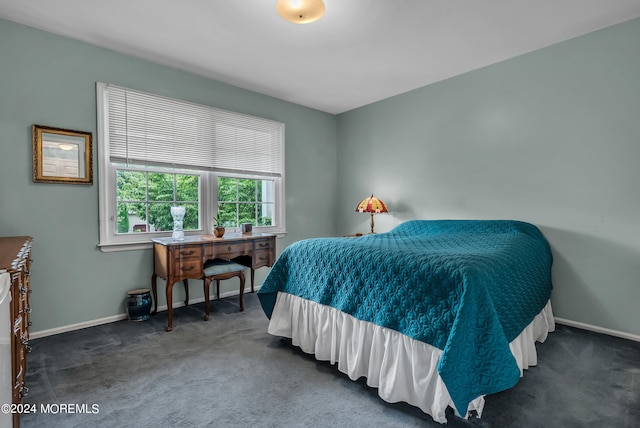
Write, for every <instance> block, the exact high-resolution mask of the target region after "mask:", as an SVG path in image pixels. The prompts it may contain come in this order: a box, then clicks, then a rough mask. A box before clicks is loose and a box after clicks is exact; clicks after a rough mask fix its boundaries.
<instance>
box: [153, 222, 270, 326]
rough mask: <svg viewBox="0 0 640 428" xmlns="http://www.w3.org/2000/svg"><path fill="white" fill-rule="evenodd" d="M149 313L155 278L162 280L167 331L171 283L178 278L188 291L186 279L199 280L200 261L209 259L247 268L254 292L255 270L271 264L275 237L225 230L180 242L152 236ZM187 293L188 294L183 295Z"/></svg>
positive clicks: (200, 277)
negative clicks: (232, 262) (217, 236)
mask: <svg viewBox="0 0 640 428" xmlns="http://www.w3.org/2000/svg"><path fill="white" fill-rule="evenodd" d="M152 241H153V275H152V276H151V288H152V290H153V302H154V306H153V312H152V314H153V315H155V313H156V312H157V311H158V290H157V286H156V282H157V279H158V277H160V278H162V279H164V280H165V281H166V293H167V311H168V315H169V323H168V325H167V331H171V329H172V323H173V286H174V284H175V283H176V282H178V281H182V282H183V283H184V287H185V293H188V292H189V289H188V287H189V282H188V280H189V279H202V276H203V267H204V263H205V262H206V261H208V260H212V259H216V258H218V259H227V260H232V259H233V261H234V262H236V263H239V264H241V265H244V266H247V267H249V268H251V292H252V293H253V292H254V279H255V269H257V268H260V267H263V266H273V263H274V262H275V258H276V236H275V235H270V234H266V233H253V234H240V233H227V234H225V235H224V236H223V237H221V238H216V237H215V236H213V235H197V236H187V237H186V238H185V240H184V241H174V240H173V239H171V238H159V239H153V240H152ZM187 295H188V294H187Z"/></svg>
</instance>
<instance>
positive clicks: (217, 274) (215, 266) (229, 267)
mask: <svg viewBox="0 0 640 428" xmlns="http://www.w3.org/2000/svg"><path fill="white" fill-rule="evenodd" d="M235 276H237V277H239V278H240V312H242V311H244V299H243V296H244V280H245V278H244V266H242V265H240V264H238V263H234V262H232V261H229V260H222V259H214V260H209V261H208V262H206V263H205V264H204V275H203V277H202V280H203V281H204V307H205V313H206V315H205V316H204V320H205V321H207V320H208V319H209V285H210V284H211V281H212V280H215V281H216V297H217V298H218V299H220V281H221V280H223V279H229V278H233V277H235Z"/></svg>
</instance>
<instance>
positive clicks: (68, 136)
mask: <svg viewBox="0 0 640 428" xmlns="http://www.w3.org/2000/svg"><path fill="white" fill-rule="evenodd" d="M32 132H33V181H34V182H36V183H68V184H93V170H92V151H91V150H92V135H91V132H82V131H73V130H70V129H62V128H53V127H50V126H42V125H33V127H32Z"/></svg>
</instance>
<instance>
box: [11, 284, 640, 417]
mask: <svg viewBox="0 0 640 428" xmlns="http://www.w3.org/2000/svg"><path fill="white" fill-rule="evenodd" d="M245 306H246V309H245V311H244V312H242V313H240V312H238V305H237V297H236V298H228V299H223V300H221V301H217V302H216V301H213V302H212V307H211V319H210V320H209V321H207V322H204V321H203V320H202V317H203V316H204V307H203V305H202V304H196V305H192V306H190V307H185V308H178V309H176V310H175V311H174V330H173V332H171V333H166V332H165V331H164V327H165V326H166V321H167V317H166V312H160V313H159V314H158V315H157V316H155V317H152V319H150V320H149V321H144V322H127V321H121V322H115V323H111V324H107V325H102V326H97V327H91V328H87V329H84V330H78V331H74V332H70V333H64V334H59V335H56V336H50V337H45V338H40V339H35V340H32V346H33V351H32V353H31V354H29V358H28V367H27V383H28V386H29V387H30V391H29V395H28V396H27V398H26V400H25V402H26V403H30V404H35V405H36V408H37V410H38V412H37V413H35V414H26V415H23V417H22V419H21V421H22V427H26V428H30V427H64V428H69V427H83V428H84V427H124V426H133V427H325V426H326V427H373V426H376V427H378V426H384V427H412V426H416V427H441V426H442V425H440V424H437V423H435V422H433V420H432V419H431V418H430V417H429V416H427V415H425V414H424V413H422V412H421V411H420V410H418V409H416V408H414V407H412V406H409V405H407V404H403V403H396V404H389V403H386V402H384V401H382V400H381V399H380V398H379V397H378V396H377V393H376V390H375V389H372V388H369V387H367V386H366V384H365V382H364V380H362V379H361V380H359V381H357V382H353V381H351V380H349V378H348V377H347V376H345V375H343V374H341V373H340V372H338V371H337V370H336V368H335V367H334V366H331V365H330V364H328V363H324V362H318V361H315V360H314V359H313V358H312V357H310V356H308V355H305V354H304V353H302V352H301V351H300V350H299V349H297V348H295V347H293V346H291V344H290V342H288V341H287V340H285V339H281V338H276V337H272V336H270V335H268V334H267V333H266V329H267V319H266V318H265V316H264V314H263V313H262V310H261V309H260V305H259V303H258V301H257V298H256V296H255V295H252V294H247V295H246V300H245ZM538 350H539V362H538V366H537V367H534V368H531V369H530V370H528V371H527V372H525V376H524V378H522V379H521V381H520V382H519V383H518V385H516V387H515V388H512V389H511V390H509V391H505V392H502V393H499V394H495V395H491V396H488V397H486V406H485V411H484V414H483V417H482V418H481V419H471V420H468V421H464V420H461V419H458V418H456V417H455V416H453V415H449V418H448V419H449V422H448V426H449V427H495V428H498V427H500V428H502V427H544V428H552V427H563V428H571V427H617V428H625V427H629V428H631V427H637V426H638V421H639V420H640V343H637V342H631V341H626V340H622V339H617V338H613V337H609V336H605V335H599V334H595V333H590V332H586V331H582V330H578V329H573V328H569V327H564V326H558V329H557V331H556V333H553V334H551V335H550V336H549V339H548V340H547V342H546V343H545V344H542V345H539V346H538ZM63 404H71V407H72V409H74V410H76V408H77V407H78V409H77V410H80V411H81V413H75V414H69V413H64V412H59V413H47V414H44V413H41V412H40V410H41V407H42V406H43V405H44V406H47V405H49V406H50V407H49V410H50V411H54V412H55V411H56V410H57V409H59V408H60V407H62V406H60V405H63ZM76 405H78V406H76ZM83 405H84V407H83ZM93 405H97V407H93ZM95 410H97V412H95ZM92 412H93V413H92Z"/></svg>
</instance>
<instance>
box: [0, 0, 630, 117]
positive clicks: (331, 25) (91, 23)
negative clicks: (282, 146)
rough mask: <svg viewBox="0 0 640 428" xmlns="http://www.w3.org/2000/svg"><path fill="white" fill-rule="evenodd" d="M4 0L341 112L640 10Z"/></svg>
mask: <svg viewBox="0 0 640 428" xmlns="http://www.w3.org/2000/svg"><path fill="white" fill-rule="evenodd" d="M324 2H325V5H326V14H325V16H324V17H323V18H322V19H320V20H319V21H316V22H314V23H311V24H306V25H298V24H291V23H288V22H285V21H283V20H282V19H281V18H280V17H279V16H278V14H277V13H276V9H275V4H276V0H109V1H97V0H0V17H2V18H6V19H8V20H12V21H16V22H19V23H23V24H26V25H29V26H33V27H36V28H40V29H43V30H46V31H50V32H52V33H56V34H61V35H64V36H68V37H71V38H74V39H78V40H82V41H86V42H88V43H91V44H94V45H98V46H102V47H106V48H109V49H112V50H114V51H118V52H122V53H125V54H129V55H132V56H135V57H139V58H143V59H147V60H149V61H153V62H156V63H159V64H164V65H168V66H171V67H176V68H179V69H182V70H186V71H190V72H193V73H195V74H199V75H202V76H206V77H210V78H213V79H216V80H219V81H222V82H226V83H229V84H231V85H235V86H239V87H241V88H246V89H249V90H252V91H255V92H259V93H262V94H266V95H270V96H273V97H276V98H280V99H283V100H287V101H291V102H293V103H297V104H301V105H304V106H308V107H312V108H315V109H318V110H321V111H326V112H329V113H341V112H344V111H347V110H350V109H353V108H356V107H360V106H362V105H365V104H369V103H372V102H374V101H378V100H381V99H384V98H387V97H390V96H393V95H396V94H399V93H402V92H406V91H409V90H412V89H415V88H418V87H421V86H425V85H428V84H430V83H434V82H437V81H440V80H443V79H447V78H449V77H452V76H455V75H459V74H462V73H465V72H468V71H471V70H474V69H478V68H480V67H483V66H486V65H489V64H493V63H496V62H499V61H502V60H505V59H508V58H511V57H514V56H516V55H520V54H523V53H526V52H530V51H533V50H536V49H540V48H543V47H545V46H549V45H551V44H554V43H557V42H559V41H563V40H567V39H570V38H573V37H577V36H580V35H583V34H586V33H589V32H592V31H594V30H598V29H601V28H604V27H608V26H610V25H614V24H617V23H620V22H623V21H626V20H629V19H632V18H636V17H638V16H640V0H384V1H383V0H324Z"/></svg>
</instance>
